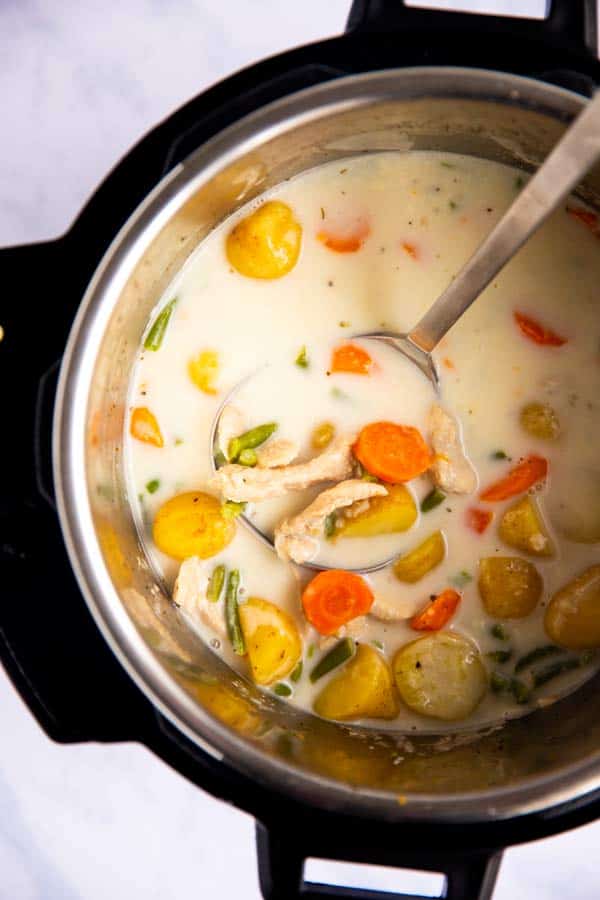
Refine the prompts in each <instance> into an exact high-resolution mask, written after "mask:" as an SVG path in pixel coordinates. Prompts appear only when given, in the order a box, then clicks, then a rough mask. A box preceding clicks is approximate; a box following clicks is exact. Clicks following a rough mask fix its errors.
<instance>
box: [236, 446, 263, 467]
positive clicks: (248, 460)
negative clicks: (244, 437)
mask: <svg viewBox="0 0 600 900" xmlns="http://www.w3.org/2000/svg"><path fill="white" fill-rule="evenodd" d="M237 461H238V463H239V464H240V466H248V468H250V469H251V468H252V467H253V466H255V465H256V463H257V462H258V456H257V455H256V452H255V451H254V450H250V449H246V450H242V451H241V453H240V455H239V456H238V458H237Z"/></svg>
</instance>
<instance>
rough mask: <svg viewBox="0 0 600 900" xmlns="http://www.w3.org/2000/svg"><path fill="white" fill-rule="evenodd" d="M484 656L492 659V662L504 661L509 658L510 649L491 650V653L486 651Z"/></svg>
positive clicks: (510, 654)
mask: <svg viewBox="0 0 600 900" xmlns="http://www.w3.org/2000/svg"><path fill="white" fill-rule="evenodd" d="M486 656H488V657H489V658H490V659H493V661H494V662H497V663H505V662H508V660H509V659H510V658H511V656H512V650H492V651H491V653H487V654H486Z"/></svg>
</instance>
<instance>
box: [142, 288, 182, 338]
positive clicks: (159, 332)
mask: <svg viewBox="0 0 600 900" xmlns="http://www.w3.org/2000/svg"><path fill="white" fill-rule="evenodd" d="M176 303H177V297H175V299H174V300H171V302H170V303H167V305H166V306H165V307H164V309H162V310H161V311H160V312H159V314H158V315H157V317H156V319H155V320H154V322H153V323H152V327H151V328H150V331H149V332H148V334H147V336H146V340H145V341H144V349H145V350H154V351H156V350H160V345H161V344H162V342H163V338H164V336H165V334H166V332H167V326H168V324H169V319H170V318H171V315H172V313H173V308H174V306H175V304H176Z"/></svg>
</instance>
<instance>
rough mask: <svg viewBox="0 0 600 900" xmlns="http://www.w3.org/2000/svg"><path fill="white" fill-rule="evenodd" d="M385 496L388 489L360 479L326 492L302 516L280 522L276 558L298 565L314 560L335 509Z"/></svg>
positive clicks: (303, 511)
mask: <svg viewBox="0 0 600 900" xmlns="http://www.w3.org/2000/svg"><path fill="white" fill-rule="evenodd" d="M384 494H387V490H386V489H385V488H384V486H383V485H382V484H375V483H373V482H371V481H360V480H359V479H352V480H350V481H342V482H340V484H336V485H335V487H332V488H329V489H328V490H326V491H323V493H321V494H319V496H318V497H316V498H315V499H314V500H313V502H312V503H311V504H309V506H307V507H306V509H303V510H302V512H301V513H298V515H296V516H292V517H291V518H290V519H284V520H283V522H280V523H279V525H278V526H277V528H276V529H275V534H274V543H275V550H276V551H277V555H278V556H279V557H281V559H291V560H293V561H294V562H296V563H304V562H308V561H309V560H311V559H314V558H315V556H316V555H317V552H318V550H319V539H320V538H321V537H322V535H323V531H324V528H325V519H326V518H327V516H329V515H330V514H331V513H332V512H335V510H336V509H342V508H343V507H344V506H351V505H352V504H353V503H356V501H357V500H366V499H368V498H370V497H379V496H382V495H384Z"/></svg>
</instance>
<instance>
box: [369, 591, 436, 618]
mask: <svg viewBox="0 0 600 900" xmlns="http://www.w3.org/2000/svg"><path fill="white" fill-rule="evenodd" d="M422 605H423V604H422V601H417V600H410V599H408V598H407V597H402V596H396V597H394V599H392V598H391V597H385V596H382V595H381V594H379V593H377V594H375V600H374V601H373V605H372V606H371V609H370V610H369V615H370V616H373V618H375V619H379V621H380V622H404V621H405V620H406V619H410V618H412V616H414V614H415V613H416V612H417V611H418V610H419V608H420V606H422Z"/></svg>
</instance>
